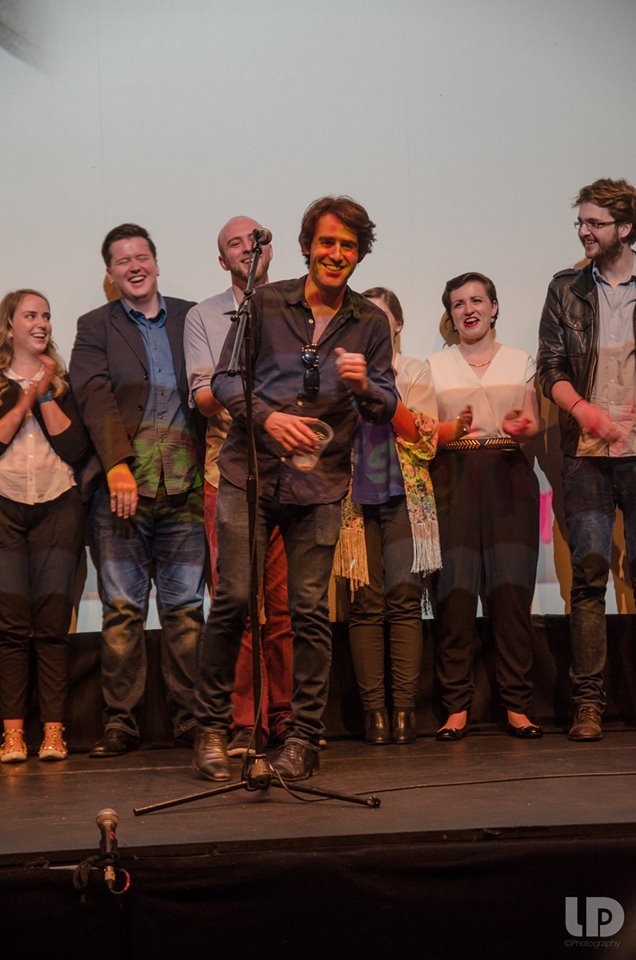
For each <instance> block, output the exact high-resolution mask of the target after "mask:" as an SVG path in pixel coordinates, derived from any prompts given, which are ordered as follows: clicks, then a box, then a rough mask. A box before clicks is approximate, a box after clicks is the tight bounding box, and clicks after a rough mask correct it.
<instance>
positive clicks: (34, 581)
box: [0, 487, 84, 723]
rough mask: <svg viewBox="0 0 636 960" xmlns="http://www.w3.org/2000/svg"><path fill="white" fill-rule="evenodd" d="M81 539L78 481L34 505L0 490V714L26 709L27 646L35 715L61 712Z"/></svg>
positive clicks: (12, 716) (15, 715)
mask: <svg viewBox="0 0 636 960" xmlns="http://www.w3.org/2000/svg"><path fill="white" fill-rule="evenodd" d="M83 543H84V511H83V508H82V504H81V502H80V498H79V493H78V491H77V488H76V487H73V488H72V489H70V490H67V491H66V493H63V494H62V496H60V497H58V498H57V499H55V500H51V501H49V502H48V503H40V504H34V505H29V504H24V503H16V502H14V501H13V500H7V499H5V498H4V497H0V719H3V720H18V719H23V718H24V717H25V715H26V710H27V693H28V681H29V653H30V648H31V646H33V649H34V652H35V656H36V661H37V689H38V698H39V707H40V718H41V720H42V722H43V723H47V722H53V723H61V722H62V720H63V717H64V704H65V700H66V692H67V687H68V653H69V644H68V629H69V626H70V623H71V615H72V612H73V608H72V602H73V587H74V582H75V575H76V571H77V565H78V560H79V556H80V551H81V550H82V547H83Z"/></svg>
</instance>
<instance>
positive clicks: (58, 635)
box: [0, 289, 87, 763]
mask: <svg viewBox="0 0 636 960" xmlns="http://www.w3.org/2000/svg"><path fill="white" fill-rule="evenodd" d="M86 450H87V439H86V435H85V433H84V429H83V427H82V425H81V423H80V421H79V416H78V413H77V410H76V407H75V404H74V402H73V398H72V395H71V392H70V389H69V386H68V383H67V382H66V379H65V372H64V366H63V363H62V361H61V359H60V357H59V356H58V354H57V352H56V350H55V346H54V344H53V341H52V340H51V313H50V307H49V303H48V300H47V299H46V297H44V296H43V295H42V294H41V293H38V291H37V290H28V289H23V290H16V291H15V292H12V293H8V294H7V295H6V296H5V297H4V299H3V300H2V302H1V303H0V718H1V719H2V724H3V742H2V746H1V747H0V762H2V763H20V762H22V761H24V760H26V759H27V746H26V743H25V740H24V721H25V718H26V712H27V696H28V685H29V684H28V681H29V655H30V650H31V647H32V648H33V651H34V653H35V660H36V664H37V691H38V699H39V709H40V717H41V720H42V723H43V725H44V735H43V739H42V743H41V746H40V750H39V758H40V760H63V759H65V758H66V757H67V756H68V749H67V746H66V743H65V741H64V727H63V719H64V706H65V700H66V691H67V687H68V663H69V656H68V650H69V642H68V629H69V626H70V622H71V614H72V598H73V587H74V581H75V574H76V570H77V563H78V559H79V555H80V551H81V549H82V546H83V511H82V507H81V503H80V499H79V494H78V490H77V487H76V484H75V478H74V474H73V469H72V466H73V465H77V464H79V462H80V461H81V460H82V458H83V457H84V454H85V452H86Z"/></svg>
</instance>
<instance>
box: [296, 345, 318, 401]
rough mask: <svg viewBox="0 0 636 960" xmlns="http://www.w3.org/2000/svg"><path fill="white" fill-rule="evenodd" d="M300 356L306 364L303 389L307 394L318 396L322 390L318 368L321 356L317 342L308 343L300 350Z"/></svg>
mask: <svg viewBox="0 0 636 960" xmlns="http://www.w3.org/2000/svg"><path fill="white" fill-rule="evenodd" d="M300 356H301V357H302V361H303V363H304V365H305V373H304V376H303V391H304V392H305V393H306V394H307V396H310V397H311V396H316V394H317V393H318V391H319V390H320V370H319V369H318V360H319V359H320V356H319V353H318V347H317V346H316V344H315V343H306V344H305V346H304V347H302V349H301V351H300Z"/></svg>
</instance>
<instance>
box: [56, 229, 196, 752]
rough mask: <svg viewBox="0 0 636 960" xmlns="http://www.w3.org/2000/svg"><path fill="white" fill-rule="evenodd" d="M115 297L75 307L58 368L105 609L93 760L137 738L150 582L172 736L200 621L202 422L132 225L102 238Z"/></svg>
mask: <svg viewBox="0 0 636 960" xmlns="http://www.w3.org/2000/svg"><path fill="white" fill-rule="evenodd" d="M102 256H103V258H104V261H105V263H106V273H107V276H108V279H109V280H110V281H111V283H112V284H113V285H114V287H115V289H116V291H117V293H118V294H119V299H118V300H116V301H114V302H112V303H107V304H105V305H104V306H102V307H99V308H98V309H97V310H93V311H91V312H90V313H87V314H85V315H84V316H82V317H80V318H79V320H78V324H77V335H76V339H75V344H74V347H73V352H72V355H71V362H70V371H69V372H70V378H71V384H72V387H73V391H74V394H75V397H76V400H77V403H78V406H79V410H80V414H81V416H82V419H83V420H84V423H85V425H86V428H87V430H88V432H89V434H90V437H91V440H92V442H93V446H94V448H95V455H94V457H93V458H92V459H91V460H90V462H89V464H88V465H87V467H86V470H85V471H84V475H83V480H82V488H83V491H84V494H85V497H86V498H87V499H90V529H91V535H92V545H93V548H94V555H95V560H96V565H97V571H98V575H99V583H100V593H101V599H102V607H103V623H102V688H103V693H104V701H105V707H106V709H105V730H104V735H103V737H102V738H101V739H100V740H99V741H98V742H97V743H96V744H95V746H94V747H93V750H92V751H91V754H90V755H91V756H92V757H110V756H116V755H118V754H121V753H125V752H126V751H128V750H131V749H133V748H134V747H135V746H136V745H137V744H138V742H139V716H138V715H139V708H140V706H141V703H142V700H143V696H144V690H145V684H146V649H145V636H144V627H145V620H146V614H147V610H148V595H149V591H150V586H151V578H154V581H155V585H156V589H157V605H158V610H159V617H160V621H161V628H162V630H161V664H162V673H163V678H164V682H165V689H166V696H167V701H168V708H169V711H170V715H171V719H172V724H173V729H174V735H175V738H177V739H179V740H182V741H186V742H187V740H189V739H190V738H191V730H192V728H193V726H194V720H193V717H192V683H193V676H194V670H195V651H196V644H197V640H198V636H199V632H200V629H201V624H202V622H203V590H204V579H203V572H204V560H205V534H204V529H203V509H202V492H203V486H202V485H203V476H202V458H203V442H202V441H203V429H204V421H203V419H202V418H201V417H200V415H199V414H198V412H197V411H195V410H190V409H189V407H188V388H187V382H186V371H185V360H184V355H183V326H184V321H185V315H186V313H187V311H188V309H189V308H190V307H191V306H192V303H190V302H189V301H185V300H177V299H174V298H170V297H166V298H164V297H162V296H161V294H160V293H159V291H158V288H157V278H158V276H159V266H158V263H157V259H156V248H155V245H154V243H153V241H152V239H151V238H150V236H149V234H148V232H147V230H145V229H144V228H143V227H140V226H138V225H137V224H121V225H120V226H118V227H115V228H113V229H112V230H111V231H110V232H109V233H108V234H107V236H106V238H105V240H104V243H103V245H102Z"/></svg>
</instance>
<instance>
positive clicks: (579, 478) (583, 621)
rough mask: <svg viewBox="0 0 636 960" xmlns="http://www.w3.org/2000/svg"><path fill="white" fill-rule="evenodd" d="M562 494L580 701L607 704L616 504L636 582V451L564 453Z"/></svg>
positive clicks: (575, 683) (573, 670)
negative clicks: (610, 578) (592, 454)
mask: <svg viewBox="0 0 636 960" xmlns="http://www.w3.org/2000/svg"><path fill="white" fill-rule="evenodd" d="M562 476H563V500H564V507H565V516H566V519H567V524H568V539H569V543H570V551H571V554H572V591H571V594H570V609H571V612H570V640H571V646H572V665H571V667H570V677H571V680H572V697H573V700H574V703H575V704H581V703H594V704H595V705H596V706H598V707H599V709H601V710H602V708H603V706H604V705H605V691H604V689H603V670H604V668H605V661H606V659H607V637H606V631H605V590H606V587H607V578H608V575H609V571H610V561H611V551H612V530H613V528H614V518H615V513H616V507H617V506H618V507H620V509H621V510H622V512H623V522H624V527H625V546H626V551H627V560H628V565H629V572H630V578H631V582H632V588H633V586H634V584H636V457H624V458H621V459H615V458H613V457H611V458H610V457H565V458H564V460H563V473H562Z"/></svg>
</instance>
